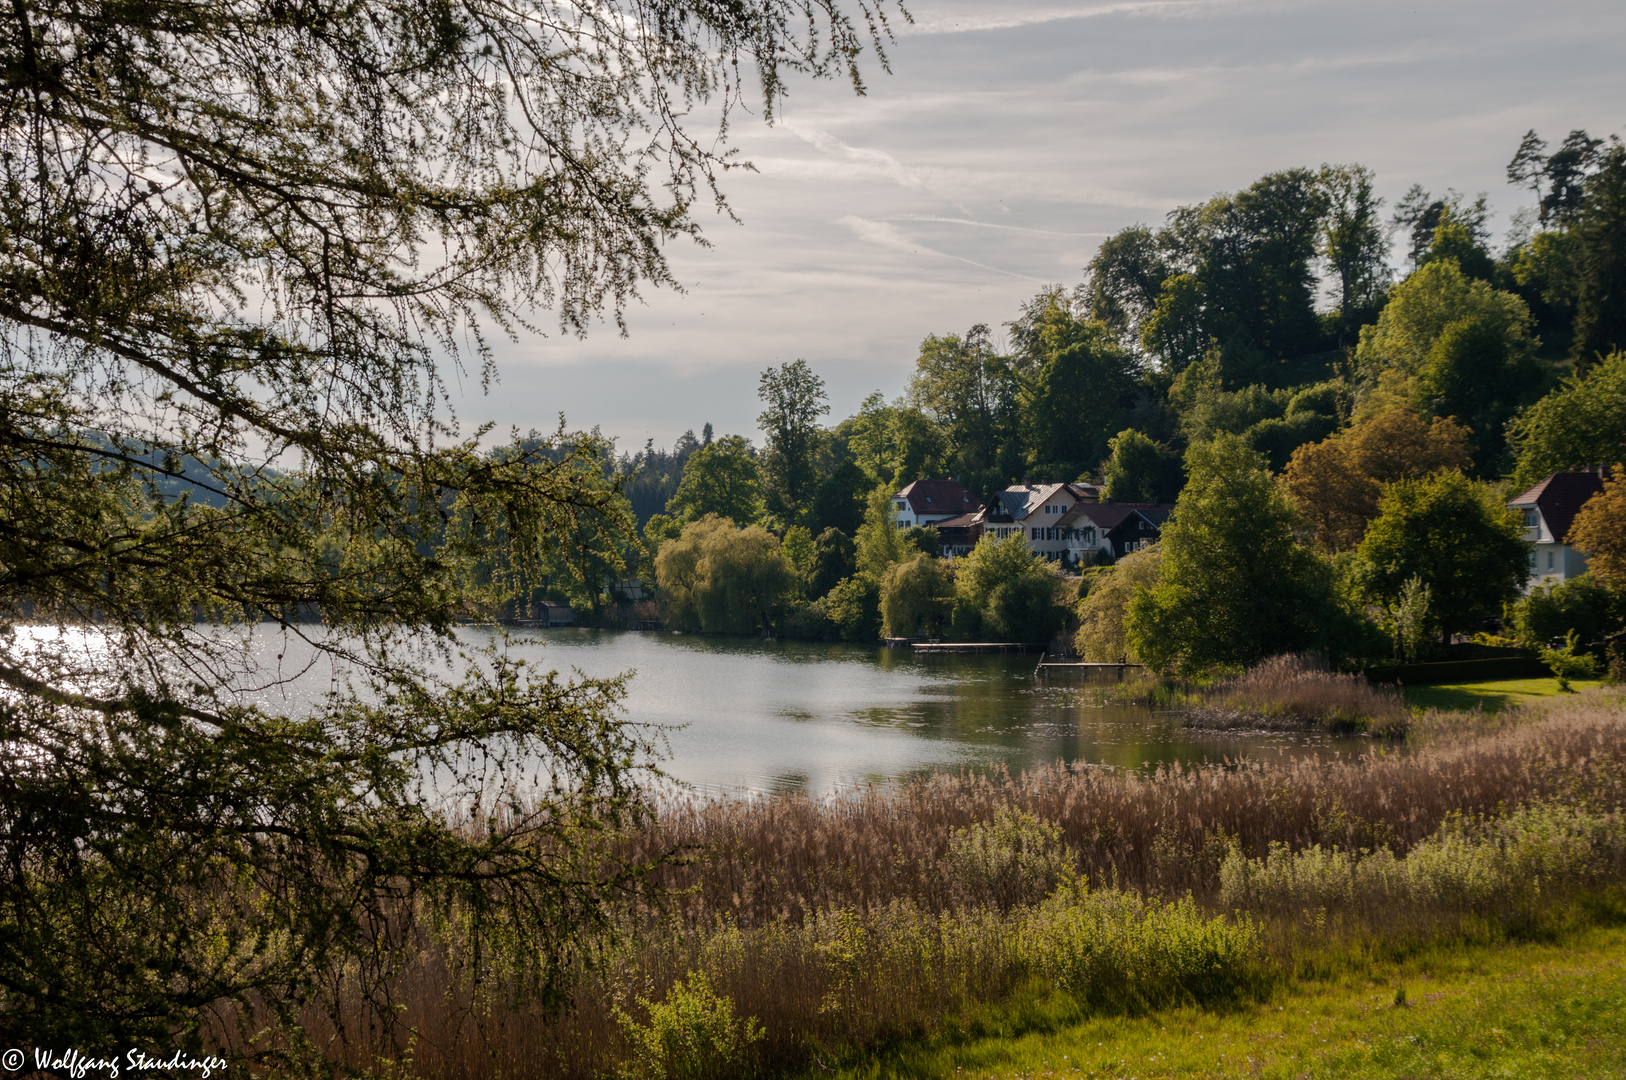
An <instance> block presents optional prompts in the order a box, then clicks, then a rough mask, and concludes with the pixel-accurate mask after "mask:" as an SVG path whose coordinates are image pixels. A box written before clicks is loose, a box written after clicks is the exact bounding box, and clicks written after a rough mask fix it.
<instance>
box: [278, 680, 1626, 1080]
mask: <svg viewBox="0 0 1626 1080" xmlns="http://www.w3.org/2000/svg"><path fill="white" fill-rule="evenodd" d="M1622 703H1623V702H1622V699H1621V698H1620V697H1618V696H1615V697H1610V696H1606V695H1605V694H1603V693H1600V692H1591V693H1588V694H1585V695H1582V696H1580V697H1579V698H1576V699H1570V700H1566V701H1563V702H1560V703H1557V704H1555V705H1554V706H1552V707H1551V708H1550V709H1549V710H1548V711H1547V712H1546V713H1544V714H1542V715H1540V716H1532V715H1526V716H1524V717H1523V718H1522V722H1521V721H1520V720H1518V719H1515V720H1506V721H1503V722H1501V723H1502V726H1500V727H1498V728H1497V729H1495V730H1492V731H1488V732H1473V731H1471V730H1470V731H1469V733H1468V734H1464V735H1462V736H1461V737H1458V738H1436V739H1434V740H1433V741H1431V742H1430V743H1428V744H1427V745H1424V746H1423V747H1422V748H1420V749H1418V750H1416V751H1415V752H1401V751H1396V750H1392V749H1384V748H1382V747H1378V748H1375V749H1374V750H1373V752H1371V753H1368V754H1365V755H1362V756H1359V757H1355V758H1340V759H1337V760H1333V761H1330V762H1315V761H1307V760H1300V761H1294V762H1283V763H1271V764H1262V763H1235V764H1230V765H1223V766H1204V767H1185V768H1181V767H1175V766H1165V767H1162V768H1160V769H1158V770H1156V771H1154V772H1149V773H1144V774H1132V773H1125V772H1119V771H1113V770H1107V769H1101V768H1091V767H1082V766H1080V767H1062V766H1056V767H1053V768H1049V769H1043V770H1038V771H1036V772H1032V773H1028V774H1025V775H1022V776H1020V777H1010V776H1006V775H992V776H972V775H961V776H937V777H934V778H932V779H929V780H922V781H919V782H916V783H912V784H908V785H899V786H890V787H870V788H864V789H861V790H857V791H852V792H849V793H846V794H845V795H842V796H840V797H836V798H830V799H812V798H808V797H806V796H801V795H782V796H775V797H768V798H754V799H741V798H709V799H684V798H677V797H673V798H670V799H668V801H667V802H666V803H665V804H664V805H663V806H662V808H661V813H660V814H659V816H658V822H657V823H656V824H655V825H653V826H651V827H650V828H649V829H648V830H647V831H646V832H644V833H642V834H640V835H638V836H636V837H632V838H629V839H628V841H627V843H628V845H629V847H630V851H629V852H628V854H630V855H632V856H634V857H644V856H653V855H655V854H657V853H659V852H663V851H669V850H672V849H674V848H676V849H679V850H683V851H687V852H689V853H691V857H690V858H688V859H687V860H685V861H682V862H678V863H672V864H668V865H666V866H664V867H663V868H662V869H661V870H660V871H659V872H658V874H657V881H656V884H657V885H658V887H659V888H658V890H657V892H658V895H659V896H661V897H664V900H661V901H659V902H657V901H654V900H651V899H648V898H640V897H629V898H628V899H627V901H626V903H625V905H624V906H623V909H622V910H621V911H619V912H618V913H617V922H618V925H617V927H616V931H617V933H616V935H615V938H614V941H613V942H609V941H607V944H606V946H605V948H604V949H603V951H602V952H599V953H597V954H593V955H589V954H584V955H582V956H580V957H578V958H577V960H576V964H577V974H578V981H577V993H576V994H575V997H574V1000H573V1003H572V1004H571V1006H570V1007H569V1008H568V1009H567V1010H566V1011H564V1012H562V1013H558V1014H554V1015H547V1014H544V1013H543V1012H541V1011H540V1010H538V1009H536V1008H535V1007H533V1006H531V1005H529V1004H527V1003H526V999H525V998H524V997H523V996H522V995H521V994H519V993H518V991H519V989H520V988H519V987H517V986H516V985H514V983H513V981H512V980H511V979H510V978H509V977H508V975H507V974H506V973H505V972H504V971H503V970H502V969H501V967H500V966H499V965H498V964H497V963H496V962H495V961H493V960H491V959H489V958H481V957H477V956H471V955H469V953H468V952H467V951H466V950H463V949H462V948H461V947H460V945H459V941H458V938H457V936H456V934H455V933H454V932H448V933H447V935H446V936H444V937H443V938H441V939H438V940H425V941H423V942H422V946H423V947H422V950H421V954H420V957H419V960H418V962H417V963H416V964H415V965H414V967H413V968H412V969H411V970H410V971H407V972H403V973H402V974H401V975H400V976H399V977H398V978H397V979H396V980H395V983H394V984H393V991H394V994H393V999H394V1003H395V1006H396V1009H395V1011H394V1013H393V1014H392V1016H390V1017H380V1016H376V1015H371V1014H369V1013H368V1012H367V1011H366V1010H364V1009H362V1008H361V1007H360V1006H359V1004H356V1003H354V1002H347V999H346V998H345V997H344V994H343V988H342V987H341V988H339V994H338V999H339V1000H340V1001H341V1003H345V1004H344V1009H341V1011H340V1014H339V1017H338V1019H339V1020H341V1021H342V1022H343V1026H344V1034H345V1035H346V1038H344V1039H342V1040H341V1039H338V1038H337V1036H338V1034H339V1026H338V1024H336V1023H335V1021H334V1019H333V1018H332V1017H329V1016H328V1015H327V1014H325V1013H322V1012H320V1011H317V1010H314V1009H313V1010H312V1012H311V1014H310V1027H309V1030H310V1034H311V1037H312V1038H313V1039H316V1040H317V1041H318V1042H319V1043H321V1042H323V1041H325V1040H331V1041H332V1051H331V1052H332V1055H333V1056H334V1058H335V1059H337V1060H339V1061H342V1062H344V1063H345V1064H347V1065H348V1066H350V1067H353V1068H356V1069H371V1070H373V1071H376V1072H389V1073H392V1074H398V1075H400V1076H403V1077H405V1076H414V1077H426V1078H442V1077H444V1078H448V1080H451V1078H459V1080H462V1078H468V1080H473V1078H484V1077H488V1076H489V1077H496V1076H499V1075H514V1074H525V1075H548V1076H559V1077H583V1078H586V1077H594V1076H606V1075H611V1074H614V1073H615V1072H617V1071H621V1072H623V1073H624V1074H626V1075H643V1076H671V1077H678V1076H686V1075H707V1076H716V1077H728V1076H746V1075H758V1074H762V1073H764V1072H773V1071H776V1070H794V1069H803V1068H808V1067H813V1068H817V1066H818V1065H819V1064H821V1063H822V1064H830V1063H832V1062H833V1061H834V1060H836V1059H839V1058H842V1057H844V1056H851V1055H852V1054H855V1053H860V1052H862V1051H863V1050H864V1049H865V1048H873V1047H875V1046H877V1045H879V1044H883V1043H885V1042H887V1041H889V1040H896V1039H900V1038H908V1037H912V1036H916V1035H919V1034H922V1033H925V1032H928V1031H931V1030H934V1029H936V1028H938V1027H940V1026H941V1025H943V1024H944V1023H946V1022H948V1021H949V1020H950V1019H952V1018H953V1017H954V1016H956V1015H957V1014H958V1013H959V1012H961V1011H962V1010H964V1009H965V1008H967V1007H968V1006H972V1005H975V1004H976V1003H978V1002H984V1001H989V1000H997V999H999V998H1001V997H1003V996H1006V995H1008V994H1011V993H1013V992H1015V991H1016V990H1018V989H1019V988H1022V987H1025V986H1033V985H1034V984H1038V985H1040V986H1042V987H1048V988H1049V989H1050V991H1052V992H1055V993H1060V994H1067V995H1070V996H1072V997H1074V998H1075V999H1077V1001H1078V1002H1079V1003H1080V1006H1081V1007H1084V1008H1088V1009H1117V1010H1122V1009H1130V1010H1133V1009H1140V1008H1148V1007H1156V1006H1160V1005H1164V1004H1168V1003H1170V1002H1182V1001H1195V1002H1206V1001H1216V1000H1225V999H1228V998H1231V997H1235V996H1237V995H1245V994H1247V993H1251V992H1254V991H1255V990H1257V989H1258V988H1259V987H1260V986H1261V985H1268V984H1269V982H1270V980H1271V979H1272V978H1275V977H1276V973H1279V972H1280V971H1282V970H1285V969H1286V968H1287V967H1289V966H1290V963H1291V960H1292V957H1293V956H1294V954H1295V951H1296V950H1298V951H1301V950H1303V949H1306V948H1313V947H1316V943H1317V942H1324V941H1325V940H1326V938H1327V935H1328V934H1345V935H1356V936H1361V935H1364V936H1365V937H1367V938H1370V939H1392V938H1395V937H1402V938H1404V937H1407V936H1408V935H1409V936H1411V937H1414V938H1415V937H1422V936H1427V935H1430V934H1438V933H1450V932H1460V931H1461V929H1462V928H1463V927H1465V926H1471V927H1476V928H1478V929H1477V930H1476V932H1495V928H1497V927H1502V928H1504V929H1505V928H1507V927H1515V926H1518V925H1525V924H1530V923H1533V922H1539V921H1540V920H1541V919H1542V918H1544V917H1546V914H1547V913H1550V912H1552V911H1555V910H1558V909H1559V908H1562V906H1563V902H1564V900H1565V898H1566V897H1569V896H1574V895H1577V894H1579V893H1581V892H1584V891H1585V890H1588V889H1595V888H1600V887H1609V886H1610V885H1611V884H1618V883H1621V882H1623V881H1626V824H1623V819H1622V814H1621V809H1620V808H1621V807H1623V806H1626V723H1623V709H1622ZM1434 726H1435V728H1436V729H1437V730H1443V729H1444V727H1445V726H1446V725H1445V723H1444V722H1443V721H1441V720H1439V719H1438V718H1436V720H1435V722H1434ZM345 1010H348V1011H345ZM386 1021H389V1022H386Z"/></svg>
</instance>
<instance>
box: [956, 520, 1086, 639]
mask: <svg viewBox="0 0 1626 1080" xmlns="http://www.w3.org/2000/svg"><path fill="white" fill-rule="evenodd" d="M954 587H955V594H956V597H957V599H958V600H959V601H960V602H961V603H963V604H964V605H965V606H966V607H968V608H970V609H971V610H972V611H975V612H976V613H977V615H978V616H979V618H978V620H977V621H978V623H979V625H980V627H981V632H982V633H983V635H985V636H986V637H987V638H989V639H991V640H994V641H1044V640H1045V639H1047V638H1048V637H1049V636H1050V635H1051V634H1053V633H1055V632H1056V631H1057V630H1058V629H1060V627H1061V622H1062V619H1063V617H1064V616H1065V614H1066V612H1065V610H1064V609H1063V608H1062V607H1061V578H1060V576H1059V575H1058V574H1057V572H1056V570H1055V568H1054V567H1052V566H1050V565H1049V564H1048V563H1046V562H1045V561H1044V560H1043V559H1041V558H1039V557H1038V556H1037V555H1035V554H1034V553H1033V551H1032V550H1031V549H1030V548H1029V547H1028V545H1027V541H1026V540H1024V539H1023V538H1022V534H1021V533H1020V532H1014V533H1012V534H1011V535H1010V536H1007V537H1005V538H1004V539H1002V540H996V539H995V538H994V537H992V536H987V535H984V536H983V538H982V539H981V540H979V541H977V546H976V547H974V548H972V549H971V553H970V554H969V555H967V556H966V557H965V558H963V559H961V560H959V563H958V566H957V568H956V570H955V575H954Z"/></svg>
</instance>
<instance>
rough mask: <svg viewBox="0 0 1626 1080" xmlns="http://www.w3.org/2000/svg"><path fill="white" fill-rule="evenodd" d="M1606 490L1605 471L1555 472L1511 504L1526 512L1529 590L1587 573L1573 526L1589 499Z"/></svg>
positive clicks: (1525, 529)
mask: <svg viewBox="0 0 1626 1080" xmlns="http://www.w3.org/2000/svg"><path fill="white" fill-rule="evenodd" d="M1602 490H1603V477H1602V475H1601V470H1600V471H1593V470H1584V471H1580V472H1561V473H1553V474H1552V475H1551V476H1549V477H1547V478H1546V479H1544V480H1542V481H1541V482H1540V483H1539V484H1537V485H1536V486H1535V487H1533V488H1531V489H1530V490H1529V491H1526V492H1524V493H1523V494H1522V495H1520V496H1519V497H1518V498H1516V499H1513V500H1512V501H1511V502H1509V503H1508V506H1510V507H1512V508H1513V509H1515V510H1517V511H1519V512H1520V513H1522V514H1523V515H1524V538H1525V540H1527V541H1529V543H1530V581H1529V584H1528V585H1526V586H1525V589H1526V591H1529V590H1530V589H1533V588H1535V587H1536V586H1538V585H1557V584H1559V583H1560V582H1564V581H1568V580H1569V579H1571V578H1574V577H1579V576H1581V575H1582V574H1584V573H1586V556H1585V555H1584V554H1582V553H1581V552H1579V551H1577V550H1575V549H1574V548H1573V547H1571V546H1570V545H1569V534H1570V526H1571V525H1573V524H1574V522H1575V515H1577V514H1579V513H1580V512H1581V507H1583V506H1585V505H1586V502H1587V500H1588V499H1590V498H1592V496H1594V495H1596V494H1598V493H1599V492H1600V491H1602Z"/></svg>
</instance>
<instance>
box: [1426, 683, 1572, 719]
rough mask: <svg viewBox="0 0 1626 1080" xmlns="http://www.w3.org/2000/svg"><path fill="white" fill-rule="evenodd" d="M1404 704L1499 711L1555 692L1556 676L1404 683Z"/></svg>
mask: <svg viewBox="0 0 1626 1080" xmlns="http://www.w3.org/2000/svg"><path fill="white" fill-rule="evenodd" d="M1570 685H1571V686H1572V687H1573V688H1574V689H1576V690H1577V691H1579V690H1586V689H1589V688H1591V687H1595V686H1600V685H1602V684H1601V683H1599V682H1598V681H1596V680H1587V679H1571V680H1570ZM1402 692H1403V693H1404V694H1405V696H1406V704H1407V705H1410V706H1412V707H1413V708H1417V709H1447V710H1460V711H1464V712H1466V711H1472V710H1476V709H1482V710H1484V711H1485V712H1499V711H1501V710H1502V709H1510V708H1515V707H1517V706H1520V705H1532V704H1536V703H1538V702H1540V701H1542V700H1543V699H1544V698H1551V697H1557V696H1559V695H1560V694H1561V693H1562V691H1560V690H1559V688H1558V680H1557V679H1555V678H1550V677H1549V678H1545V679H1497V680H1490V681H1486V682H1472V683H1450V684H1441V685H1420V686H1407V687H1403V688H1402Z"/></svg>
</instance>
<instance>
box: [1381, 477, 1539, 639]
mask: <svg viewBox="0 0 1626 1080" xmlns="http://www.w3.org/2000/svg"><path fill="white" fill-rule="evenodd" d="M1523 530H1524V527H1523V524H1522V521H1521V519H1520V517H1519V515H1518V513H1517V512H1515V511H1513V510H1509V509H1508V508H1507V507H1506V506H1505V505H1504V504H1503V502H1502V500H1501V498H1500V497H1499V496H1498V495H1497V494H1496V492H1495V491H1493V490H1492V489H1490V488H1488V487H1486V486H1484V485H1481V484H1476V483H1474V482H1473V481H1472V480H1469V479H1468V478H1467V477H1465V476H1463V475H1462V474H1461V473H1459V472H1441V473H1436V474H1435V475H1434V476H1432V477H1428V478H1426V479H1421V480H1399V481H1396V482H1395V483H1393V484H1390V485H1389V487H1388V488H1387V489H1386V490H1385V491H1384V494H1383V500H1382V502H1381V503H1380V505H1379V514H1378V517H1377V520H1375V521H1373V522H1372V525H1371V527H1370V528H1368V529H1367V531H1366V537H1365V539H1363V540H1362V541H1361V546H1360V548H1359V549H1358V553H1359V556H1360V559H1361V562H1362V563H1363V564H1364V565H1365V567H1366V568H1367V578H1366V580H1367V590H1368V593H1369V595H1370V596H1371V597H1372V598H1373V599H1375V600H1379V601H1381V602H1383V603H1385V604H1386V605H1390V606H1392V605H1393V604H1394V603H1395V602H1396V601H1397V600H1398V598H1399V596H1400V592H1401V588H1402V587H1403V586H1404V585H1405V583H1406V582H1407V581H1408V580H1409V579H1411V578H1413V577H1415V578H1418V579H1420V580H1421V581H1422V583H1423V584H1424V585H1427V586H1428V588H1429V597H1430V600H1429V610H1430V611H1431V613H1432V614H1433V617H1434V619H1435V620H1436V622H1437V624H1438V625H1439V627H1440V631H1441V634H1442V636H1443V638H1444V640H1446V641H1450V639H1451V635H1452V634H1456V633H1462V632H1467V631H1470V630H1472V629H1473V628H1474V626H1475V624H1476V623H1477V622H1478V621H1479V620H1480V619H1483V618H1486V617H1489V616H1492V615H1496V614H1499V613H1500V612H1501V610H1502V605H1503V604H1504V603H1506V602H1507V601H1509V600H1512V599H1513V598H1514V597H1516V596H1517V595H1518V592H1519V588H1520V586H1522V585H1523V584H1524V581H1525V578H1526V577H1527V575H1528V573H1529V563H1530V547H1529V545H1528V544H1526V543H1525V541H1524V531H1523Z"/></svg>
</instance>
